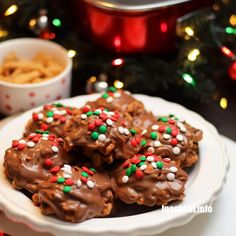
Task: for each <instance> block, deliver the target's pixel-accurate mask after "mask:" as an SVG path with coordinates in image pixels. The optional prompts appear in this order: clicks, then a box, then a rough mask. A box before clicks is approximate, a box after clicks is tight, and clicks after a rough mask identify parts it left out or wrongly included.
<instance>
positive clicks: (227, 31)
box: [225, 27, 236, 34]
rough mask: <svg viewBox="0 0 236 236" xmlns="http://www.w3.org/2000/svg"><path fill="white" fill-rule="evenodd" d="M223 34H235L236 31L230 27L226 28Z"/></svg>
mask: <svg viewBox="0 0 236 236" xmlns="http://www.w3.org/2000/svg"><path fill="white" fill-rule="evenodd" d="M225 32H226V33H227V34H236V29H235V28H232V27H226V28H225Z"/></svg>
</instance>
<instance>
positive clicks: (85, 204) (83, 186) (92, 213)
mask: <svg viewBox="0 0 236 236" xmlns="http://www.w3.org/2000/svg"><path fill="white" fill-rule="evenodd" d="M85 168H86V167H85ZM93 170H94V169H93ZM90 172H91V171H90ZM84 173H87V172H86V169H84V167H82V168H80V167H78V166H73V167H69V166H68V165H67V167H65V168H63V170H62V169H61V170H60V171H59V172H58V173H57V174H56V175H55V176H54V179H53V178H52V179H50V180H48V181H46V182H44V183H42V184H41V185H40V186H39V192H38V193H37V194H35V195H34V196H33V200H34V202H35V204H37V205H39V206H40V208H41V211H42V213H43V214H45V215H56V216H57V217H58V218H60V219H62V220H66V221H70V222H81V221H84V220H86V219H90V218H93V217H104V216H107V215H109V214H110V212H111V210H112V205H113V192H114V182H112V181H111V179H110V177H109V175H108V174H107V173H106V172H105V171H103V172H95V173H94V172H93V171H92V173H93V174H92V175H91V174H88V177H84V176H83V175H85V174H84ZM85 176H86V175H85ZM55 177H56V179H55ZM59 178H61V180H63V178H64V180H65V181H64V182H63V181H61V183H58V182H60V180H58V179H59ZM78 181H79V182H78ZM86 181H87V183H86ZM88 181H90V184H88ZM62 182H63V183H62ZM91 183H92V184H91ZM65 186H67V187H65ZM68 187H69V189H66V188H68Z"/></svg>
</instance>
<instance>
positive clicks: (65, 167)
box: [62, 164, 71, 170]
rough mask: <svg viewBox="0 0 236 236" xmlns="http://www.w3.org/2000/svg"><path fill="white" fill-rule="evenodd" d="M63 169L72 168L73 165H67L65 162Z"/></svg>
mask: <svg viewBox="0 0 236 236" xmlns="http://www.w3.org/2000/svg"><path fill="white" fill-rule="evenodd" d="M62 169H64V170H71V166H70V165H67V164H64V166H63V167H62Z"/></svg>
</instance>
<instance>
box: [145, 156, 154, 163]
mask: <svg viewBox="0 0 236 236" xmlns="http://www.w3.org/2000/svg"><path fill="white" fill-rule="evenodd" d="M154 160H155V158H154V156H148V157H147V161H149V162H152V161H154Z"/></svg>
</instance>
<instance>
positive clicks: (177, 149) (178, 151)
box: [172, 147, 180, 155]
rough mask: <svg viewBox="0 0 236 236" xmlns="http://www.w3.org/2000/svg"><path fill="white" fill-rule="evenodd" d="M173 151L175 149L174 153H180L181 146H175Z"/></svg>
mask: <svg viewBox="0 0 236 236" xmlns="http://www.w3.org/2000/svg"><path fill="white" fill-rule="evenodd" d="M172 151H173V153H174V154H175V155H178V154H179V153H180V148H179V147H174V148H173V149H172Z"/></svg>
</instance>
